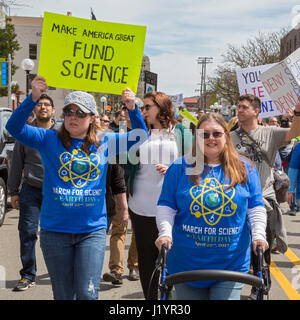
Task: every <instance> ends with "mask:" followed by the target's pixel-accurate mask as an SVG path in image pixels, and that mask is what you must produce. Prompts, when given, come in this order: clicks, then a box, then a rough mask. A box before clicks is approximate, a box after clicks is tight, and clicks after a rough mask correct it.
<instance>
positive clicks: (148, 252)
mask: <svg viewBox="0 0 300 320" xmlns="http://www.w3.org/2000/svg"><path fill="white" fill-rule="evenodd" d="M129 214H130V218H131V223H132V227H133V231H134V233H135V241H136V248H137V253H138V264H139V273H140V281H141V285H142V288H143V293H144V297H145V299H150V300H157V298H158V296H157V290H158V281H159V276H158V274H157V273H156V276H155V277H154V278H153V279H152V281H151V276H152V274H153V271H154V269H155V261H156V259H157V256H158V249H157V247H156V246H155V240H156V239H157V237H158V229H157V226H156V221H155V217H145V216H140V215H138V214H136V213H134V212H133V211H131V210H130V209H129ZM150 281H151V287H150V289H149V286H150ZM148 293H149V296H148Z"/></svg>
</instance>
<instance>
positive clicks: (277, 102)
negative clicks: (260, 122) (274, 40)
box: [261, 49, 300, 114]
mask: <svg viewBox="0 0 300 320" xmlns="http://www.w3.org/2000/svg"><path fill="white" fill-rule="evenodd" d="M261 81H262V84H263V86H264V87H265V89H266V91H267V92H268V94H269V95H270V96H271V98H272V100H273V103H274V106H275V107H276V109H277V110H278V112H279V113H280V114H287V113H288V109H289V108H294V107H295V106H296V104H297V103H298V97H299V96H300V87H299V85H300V50H299V49H297V50H296V51H294V52H293V53H292V54H291V55H289V56H288V57H287V58H286V59H284V60H283V61H281V62H279V63H278V64H276V65H275V66H273V67H272V68H270V69H268V70H267V71H265V72H264V73H262V74H261Z"/></svg>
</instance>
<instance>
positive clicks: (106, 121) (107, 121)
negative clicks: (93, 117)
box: [101, 120, 110, 123]
mask: <svg viewBox="0 0 300 320" xmlns="http://www.w3.org/2000/svg"><path fill="white" fill-rule="evenodd" d="M101 121H102V122H104V123H109V122H110V121H109V120H101Z"/></svg>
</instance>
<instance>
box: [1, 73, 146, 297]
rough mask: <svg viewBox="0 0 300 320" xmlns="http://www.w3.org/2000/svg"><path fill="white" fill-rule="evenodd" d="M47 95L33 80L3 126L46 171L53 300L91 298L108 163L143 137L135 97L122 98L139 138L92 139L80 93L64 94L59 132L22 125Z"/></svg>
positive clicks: (44, 234) (44, 229)
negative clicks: (27, 93)
mask: <svg viewBox="0 0 300 320" xmlns="http://www.w3.org/2000/svg"><path fill="white" fill-rule="evenodd" d="M46 90H47V84H46V80H45V79H44V78H43V77H39V76H37V77H36V78H35V79H34V80H33V81H32V94H31V95H30V96H29V97H28V98H26V100H25V101H24V102H23V103H22V104H21V106H19V107H18V108H17V109H16V110H15V112H14V113H13V115H12V116H11V118H10V119H9V121H8V122H7V126H6V128H7V130H8V131H9V132H10V133H11V134H12V135H13V136H14V137H15V138H16V139H17V140H19V141H21V142H22V143H23V144H25V145H27V146H29V147H31V148H35V149H37V150H38V151H39V152H40V154H41V157H42V161H43V166H44V172H45V173H44V182H43V203H42V209H41V222H40V224H41V233H40V242H41V248H42V251H43V255H44V259H45V263H46V266H47V269H48V272H49V275H50V278H51V283H52V289H53V294H54V299H58V300H70V299H82V300H86V299H94V300H95V299H98V289H99V283H100V277H101V271H102V266H103V260H104V253H105V246H106V242H105V235H106V223H107V221H106V220H107V218H106V206H105V181H106V170H107V165H108V160H109V158H110V157H111V156H113V155H115V154H116V153H119V152H123V151H127V150H128V149H129V148H130V147H131V146H132V145H134V144H135V143H136V141H137V140H138V139H139V138H140V139H141V141H144V140H145V139H147V129H146V126H145V123H144V120H143V117H142V115H141V114H140V112H139V110H138V108H136V107H135V103H134V98H135V95H134V93H133V92H132V91H131V90H130V89H128V88H127V89H125V90H124V92H123V96H122V99H123V103H124V104H125V105H126V106H127V108H128V110H129V115H130V118H131V123H132V126H133V128H140V129H141V130H140V131H139V132H138V133H137V132H134V130H133V131H130V132H129V133H128V134H126V133H124V134H115V133H106V134H105V135H104V136H103V137H102V139H101V141H99V138H97V130H98V128H97V125H96V123H95V118H94V115H95V114H96V113H97V108H96V103H95V100H94V98H93V96H92V95H90V94H88V93H86V92H82V91H75V92H72V93H70V94H68V95H67V97H66V99H65V105H64V108H63V115H64V122H63V124H62V126H61V129H60V130H59V131H58V132H57V131H55V130H45V129H42V128H37V127H32V126H29V125H27V124H26V120H27V119H28V117H29V116H30V114H31V112H32V110H33V109H34V107H35V105H36V104H37V103H38V101H39V97H40V95H41V94H42V93H44V92H45V91H46ZM133 134H134V136H133ZM130 135H132V136H133V137H130ZM136 136H138V137H139V138H136ZM99 146H100V147H99ZM117 150H118V152H117Z"/></svg>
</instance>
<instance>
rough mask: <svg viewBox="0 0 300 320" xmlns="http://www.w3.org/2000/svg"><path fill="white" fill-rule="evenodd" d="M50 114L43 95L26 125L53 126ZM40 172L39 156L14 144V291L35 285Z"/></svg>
mask: <svg viewBox="0 0 300 320" xmlns="http://www.w3.org/2000/svg"><path fill="white" fill-rule="evenodd" d="M54 112H55V107H54V105H53V101H52V99H51V97H50V96H48V95H46V94H43V95H42V96H41V99H40V101H39V103H38V104H37V105H36V107H35V108H34V115H35V119H34V120H33V122H31V123H30V124H31V125H32V126H36V127H40V128H45V129H51V128H53V127H54V126H55V121H54V120H53V119H52V117H53V114H54ZM43 171H44V170H43V165H42V160H41V156H40V153H39V152H38V151H36V150H34V149H31V148H28V147H26V146H25V145H23V144H22V143H20V142H18V141H16V143H15V146H14V150H13V155H12V163H11V170H10V172H9V177H8V191H9V195H10V196H11V204H12V207H13V208H14V209H16V210H20V216H19V225H18V229H19V237H20V257H21V262H22V269H21V270H20V275H21V279H20V280H19V281H18V283H17V284H16V286H15V287H14V289H13V290H14V291H24V290H27V289H28V288H30V287H33V286H34V285H35V277H36V257H35V244H36V240H37V232H38V225H39V220H40V208H41V204H42V184H43V175H44V172H43ZM22 176H23V182H22Z"/></svg>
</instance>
